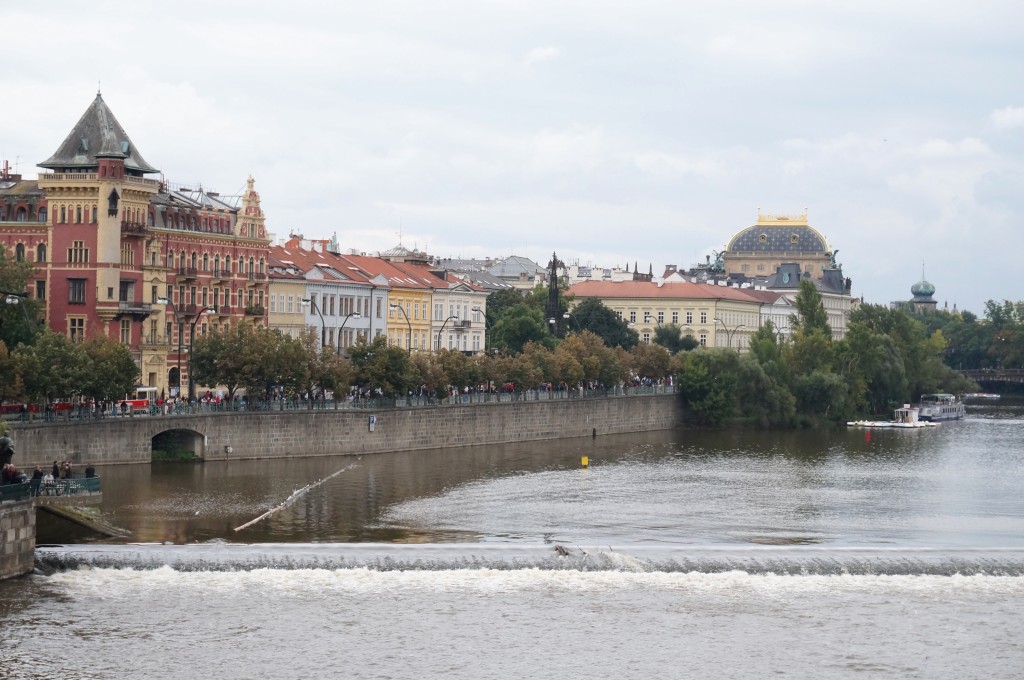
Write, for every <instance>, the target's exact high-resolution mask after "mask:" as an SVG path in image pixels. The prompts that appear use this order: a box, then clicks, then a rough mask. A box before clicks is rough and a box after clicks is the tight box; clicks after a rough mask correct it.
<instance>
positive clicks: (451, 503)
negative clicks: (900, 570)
mask: <svg viewBox="0 0 1024 680" xmlns="http://www.w3.org/2000/svg"><path fill="white" fill-rule="evenodd" d="M1022 413H1024V411H1022V408H1021V406H1020V405H1019V404H1018V405H1012V404H1005V403H1000V404H998V405H993V406H991V407H984V408H972V409H971V410H970V417H969V418H968V420H966V421H963V422H959V423H952V424H947V425H943V426H942V427H938V428H929V429H926V430H919V431H909V432H905V431H895V430H879V431H864V430H849V431H847V430H842V431H835V432H820V431H813V432H807V431H784V432H770V431H769V432H766V431H761V430H748V431H744V430H730V431H724V432H704V431H691V430H676V431H670V432H658V433H647V434H640V435H628V436H625V435H624V436H613V437H601V438H598V439H595V440H591V439H576V440H564V441H558V442H530V443H523V444H515V445H504V446H488V447H475V448H469V449H449V450H442V451H419V452H406V453H393V454H384V455H375V456H363V457H361V458H359V459H358V460H356V459H353V458H352V457H336V458H306V459H297V460H264V461H238V460H234V461H230V462H212V463H206V464H196V465H189V464H165V465H155V466H152V467H151V466H112V467H109V468H105V469H103V470H102V471H101V474H102V475H103V477H104V482H103V484H104V503H103V508H102V511H103V514H104V516H105V519H107V520H108V521H109V522H111V523H112V524H115V525H118V526H122V527H125V528H127V529H129V530H130V531H131V532H132V536H131V537H130V538H129V539H128V540H129V541H131V542H139V541H155V542H169V543H188V542H202V541H209V540H227V541H239V542H460V541H489V542H495V541H504V542H516V541H526V542H535V543H540V542H543V541H560V542H567V543H572V542H579V543H588V544H602V543H604V544H612V543H614V544H624V543H664V544H769V545H805V544H815V543H822V544H836V545H917V546H929V545H936V546H946V547H969V546H976V547H991V546H1008V545H1020V544H1021V542H1022V539H1024V519H1022V517H1024V511H1022V506H1024V501H1022V500H1021V494H1020V493H1019V490H1018V489H1017V488H1016V482H1015V480H1019V479H1020V478H1021V473H1022V472H1024V462H1022V457H1024V454H1022V451H1024V435H1022V429H1021V428H1020V427H1018V426H1016V424H1017V423H1020V422H1024V417H1022ZM582 455H587V456H589V457H590V460H591V467H590V468H589V469H582V468H581V466H580V457H581V456H582ZM349 465H352V466H353V467H352V468H351V469H348V470H345V471H344V472H343V473H342V474H340V475H338V476H337V477H334V478H333V479H330V480H328V481H326V482H324V483H323V484H322V485H320V486H317V487H316V488H314V489H312V490H310V491H309V492H308V493H306V494H304V495H303V496H301V497H300V498H299V499H298V500H297V501H296V502H295V503H294V504H292V505H290V506H289V507H287V508H285V509H284V510H281V511H280V512H278V513H276V514H274V515H272V516H271V517H269V518H268V519H266V520H264V521H262V522H260V523H258V524H256V525H254V526H252V527H250V528H247V529H245V530H243V531H240V532H235V531H234V529H235V527H238V526H240V525H242V524H244V523H246V522H248V521H250V520H252V519H253V518H255V517H257V516H259V515H261V514H262V513H264V512H266V511H267V510H268V509H270V508H272V507H274V506H277V505H278V504H280V503H281V502H282V501H284V500H285V499H287V498H288V497H289V496H290V495H291V494H292V493H293V492H294V491H295V490H296V489H301V488H302V487H305V486H306V485H308V484H310V483H311V482H315V481H317V480H321V479H324V478H326V477H328V476H329V475H331V474H332V473H334V472H337V471H338V470H340V469H342V468H344V467H345V466H349ZM41 540H45V539H44V537H43V536H42V535H41Z"/></svg>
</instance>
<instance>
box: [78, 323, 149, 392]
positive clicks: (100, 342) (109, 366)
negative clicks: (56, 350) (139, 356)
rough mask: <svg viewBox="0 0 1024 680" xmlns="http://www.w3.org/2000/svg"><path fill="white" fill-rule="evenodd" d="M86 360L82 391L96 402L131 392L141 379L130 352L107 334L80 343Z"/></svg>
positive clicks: (81, 385)
mask: <svg viewBox="0 0 1024 680" xmlns="http://www.w3.org/2000/svg"><path fill="white" fill-rule="evenodd" d="M80 347H81V350H82V354H83V357H84V359H85V363H84V364H83V366H82V369H81V373H80V380H81V382H80V384H79V385H78V387H79V390H80V393H81V394H82V395H83V396H86V397H91V398H92V399H94V400H96V401H101V400H104V401H116V400H118V399H124V397H125V395H126V394H130V393H131V392H132V390H133V389H134V388H135V385H136V384H137V383H138V380H139V367H138V365H137V364H136V363H135V360H134V359H132V353H131V351H130V350H129V349H128V348H127V347H125V346H124V345H122V344H121V343H119V342H115V341H114V340H111V339H110V338H109V337H107V336H106V335H94V336H92V337H91V338H89V339H88V340H86V341H85V342H83V343H82V344H81V346H80Z"/></svg>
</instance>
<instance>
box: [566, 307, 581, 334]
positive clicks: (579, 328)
mask: <svg viewBox="0 0 1024 680" xmlns="http://www.w3.org/2000/svg"><path fill="white" fill-rule="evenodd" d="M562 318H563V319H572V320H573V321H575V322H576V330H577V331H578V332H580V333H582V332H583V327H582V326H580V320H579V319H577V318H576V315H575V314H573V313H572V312H566V313H565V314H563V315H562Z"/></svg>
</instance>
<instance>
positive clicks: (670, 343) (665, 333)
mask: <svg viewBox="0 0 1024 680" xmlns="http://www.w3.org/2000/svg"><path fill="white" fill-rule="evenodd" d="M685 337H688V338H690V339H691V340H692V342H693V345H694V347H696V346H700V343H699V342H697V340H696V339H695V338H693V336H690V335H687V336H685ZM683 338H684V336H683V329H682V328H680V326H679V324H677V323H670V324H658V325H657V326H655V328H654V344H656V345H661V346H662V347H664V348H665V349H667V350H668V352H669V354H677V353H679V352H681V351H683V350H684V349H686V348H685V347H684V344H685V343H684V341H683ZM694 347H690V348H689V349H693V348H694Z"/></svg>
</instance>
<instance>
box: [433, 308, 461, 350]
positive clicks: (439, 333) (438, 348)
mask: <svg viewBox="0 0 1024 680" xmlns="http://www.w3.org/2000/svg"><path fill="white" fill-rule="evenodd" d="M458 318H459V315H458V314H453V315H452V316H449V317H448V318H447V319H445V320H444V321H442V322H441V329H440V330H439V331H437V351H438V352H440V351H441V333H442V332H444V325H445V324H446V323H448V322H449V321H451V320H452V319H455V320H458Z"/></svg>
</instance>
